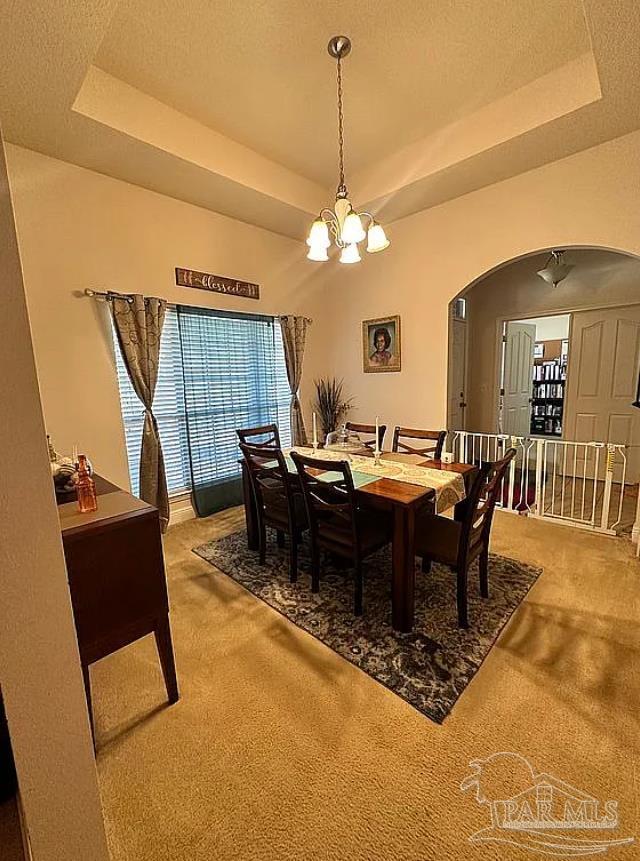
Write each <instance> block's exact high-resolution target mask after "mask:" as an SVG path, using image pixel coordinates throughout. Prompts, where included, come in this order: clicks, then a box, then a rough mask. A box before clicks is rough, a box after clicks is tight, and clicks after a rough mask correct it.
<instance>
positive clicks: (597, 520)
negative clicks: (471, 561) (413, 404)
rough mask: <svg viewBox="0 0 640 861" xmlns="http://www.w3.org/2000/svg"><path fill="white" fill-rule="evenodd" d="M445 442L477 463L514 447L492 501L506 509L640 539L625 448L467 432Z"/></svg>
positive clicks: (638, 502)
mask: <svg viewBox="0 0 640 861" xmlns="http://www.w3.org/2000/svg"><path fill="white" fill-rule="evenodd" d="M449 440H450V442H449V448H450V449H451V451H452V452H453V455H454V458H455V459H456V460H458V461H460V462H462V463H472V464H476V465H480V464H482V463H485V462H487V461H493V460H499V459H500V458H501V457H502V456H503V455H504V453H505V452H506V450H507V449H508V448H510V447H513V448H515V449H516V456H515V457H514V459H513V460H512V462H511V464H510V468H509V471H508V473H507V475H506V476H505V479H504V482H503V487H502V492H501V493H500V495H499V498H498V503H497V505H498V506H499V507H501V508H503V509H504V510H505V511H511V512H514V513H517V514H520V515H526V516H530V517H538V518H544V519H547V520H554V521H556V522H560V523H565V524H567V525H573V526H578V527H581V528H584V529H591V530H593V531H595V532H602V533H605V534H608V535H615V534H619V533H621V532H626V533H630V534H631V536H632V539H633V540H634V541H636V542H637V541H639V539H640V493H638V494H637V499H636V494H635V493H634V492H633V491H634V490H635V488H634V487H633V485H632V484H631V483H630V482H629V481H628V461H627V451H626V446H624V445H616V444H612V443H604V442H576V441H573V440H555V439H540V438H538V437H519V436H509V435H508V434H484V433H475V432H470V431H453V432H451V433H450V436H449ZM639 548H640V544H639Z"/></svg>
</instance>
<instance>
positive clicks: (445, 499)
mask: <svg viewBox="0 0 640 861" xmlns="http://www.w3.org/2000/svg"><path fill="white" fill-rule="evenodd" d="M289 451H299V452H300V454H304V455H306V456H307V457H313V456H314V455H313V449H311V448H302V447H298V448H295V449H287V453H288V452H289ZM316 457H317V458H318V459H319V460H347V461H348V462H349V463H350V465H351V467H352V469H354V470H357V471H358V472H363V473H366V474H367V475H373V476H375V477H376V478H391V479H396V481H406V482H407V483H408V484H417V485H418V486H419V487H429V488H432V489H433V490H435V492H436V511H437V512H438V513H439V514H441V513H442V512H443V511H447V509H449V508H452V507H453V506H454V505H455V504H456V503H457V502H460V501H461V500H463V499H464V497H465V489H464V479H463V477H462V476H461V475H459V474H458V473H457V472H448V471H447V470H443V469H430V468H429V467H428V466H417V465H416V464H414V463H407V462H402V461H399V460H393V461H390V460H381V461H380V463H379V464H378V465H376V464H375V462H374V460H373V458H372V457H362V456H361V455H357V454H344V453H342V452H338V451H331V450H329V449H321V450H320V451H318V452H317V454H316Z"/></svg>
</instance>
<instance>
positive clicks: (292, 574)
mask: <svg viewBox="0 0 640 861" xmlns="http://www.w3.org/2000/svg"><path fill="white" fill-rule="evenodd" d="M297 579H298V536H297V535H296V534H295V533H294V534H293V535H292V536H291V541H290V543H289V580H290V581H291V582H292V583H295V582H296V580H297Z"/></svg>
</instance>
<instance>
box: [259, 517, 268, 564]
mask: <svg viewBox="0 0 640 861" xmlns="http://www.w3.org/2000/svg"><path fill="white" fill-rule="evenodd" d="M258 551H259V559H260V564H261V565H264V564H265V562H266V560H267V529H266V526H265V525H264V522H263V521H260V525H259V527H258Z"/></svg>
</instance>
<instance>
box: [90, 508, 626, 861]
mask: <svg viewBox="0 0 640 861" xmlns="http://www.w3.org/2000/svg"><path fill="white" fill-rule="evenodd" d="M241 524H242V517H241V513H240V512H239V511H232V512H226V513H224V514H223V515H218V516H216V517H213V518H210V519H208V520H203V521H192V522H189V523H185V524H182V525H180V526H177V527H174V528H172V529H171V530H170V531H169V534H168V535H167V538H166V557H167V562H168V569H169V581H170V593H171V602H172V625H173V633H174V640H175V647H176V658H177V665H178V673H179V678H180V685H181V693H182V699H181V701H180V702H179V703H178V704H177V705H175V706H172V707H170V708H167V707H165V701H164V690H163V686H162V681H161V676H160V670H159V667H158V663H157V659H156V655H155V650H154V646H153V642H152V640H150V639H148V638H147V639H145V640H143V641H141V642H139V643H137V644H134V645H133V646H130V647H129V648H127V649H124V650H122V651H121V652H120V653H118V654H116V655H113V656H111V657H110V658H107V659H106V660H104V661H102V662H101V663H99V664H97V665H95V666H94V668H93V669H92V680H93V689H94V703H95V712H96V720H97V736H98V742H99V754H98V768H99V772H100V778H101V785H102V794H103V802H104V809H105V816H106V820H107V826H108V831H109V837H110V843H111V851H112V854H113V858H114V859H115V861H123V859H127V861H147V859H153V861H160V859H167V861H168V859H189V861H205V860H206V861H213V859H216V861H226V859H242V861H253V859H261V861H267V859H268V861H276V859H277V861H280V859H283V861H284V859H287V861H288V859H300V861H302V859H305V861H309V859H310V861H343V859H349V861H373V859H375V861H386V859H394V861H396V859H398V861H404V859H406V861H419V859H420V861H425V859H434V861H436V859H438V861H441V859H467V858H469V859H472V858H479V859H511V858H513V859H522V858H525V857H535V856H534V855H532V853H530V852H525V851H524V850H522V849H518V848H512V847H508V846H497V845H494V846H482V847H477V846H471V845H469V844H468V842H467V838H468V837H469V836H470V835H471V834H472V833H473V832H474V831H476V830H478V829H480V828H482V827H484V826H485V825H487V824H488V823H489V811H488V808H487V807H486V806H481V805H479V804H477V802H476V801H475V799H474V797H473V794H472V793H469V792H467V793H462V792H461V791H460V789H459V784H460V781H461V780H462V779H463V778H464V777H465V776H466V775H467V774H468V773H469V768H468V763H469V760H470V759H472V758H474V757H486V756H488V755H490V754H491V753H493V752H496V751H505V750H506V751H514V752H517V753H520V754H523V755H524V756H526V757H528V758H529V759H530V761H531V762H532V764H533V765H534V767H535V768H536V769H538V770H540V771H544V770H548V771H550V772H552V773H553V774H554V775H556V776H557V777H559V778H561V779H563V780H566V781H568V782H569V783H571V784H573V785H574V786H576V787H579V788H580V789H582V790H584V791H586V792H589V793H591V794H592V795H594V796H596V797H598V798H602V799H603V800H605V799H617V800H619V802H620V819H621V825H620V827H619V828H618V829H617V831H616V832H615V834H612V836H621V837H622V836H628V835H635V836H637V837H640V813H639V810H640V797H639V789H640V774H639V773H638V753H639V751H640V733H639V730H640V726H639V724H640V565H639V564H638V563H637V562H636V560H635V558H634V557H633V555H632V547H631V545H630V544H629V543H628V542H626V541H625V540H623V539H608V538H604V537H598V536H596V535H591V534H588V533H585V532H581V531H579V530H573V529H569V528H566V527H560V526H555V525H550V524H545V523H541V522H539V521H533V520H526V519H524V518H520V517H517V516H514V515H509V514H501V513H499V514H498V515H497V517H496V524H495V528H494V540H493V546H492V549H493V550H494V551H495V552H497V553H500V554H504V555H507V556H509V555H511V556H513V557H516V558H519V559H522V560H523V561H526V562H531V563H533V564H536V565H541V566H542V567H543V568H544V569H545V570H544V573H543V575H542V576H541V577H540V579H539V580H538V582H537V583H536V584H535V585H534V587H533V589H532V590H531V592H530V593H529V594H528V596H527V599H526V601H525V602H524V604H523V605H522V606H521V607H520V609H519V610H518V611H517V612H516V614H515V615H514V617H513V618H512V620H511V622H510V624H509V625H508V627H507V628H506V629H505V631H503V634H502V636H501V638H500V640H499V642H498V644H497V645H496V646H495V647H494V648H493V649H492V651H491V652H490V654H489V656H488V657H487V659H486V660H485V662H484V664H483V665H482V667H481V669H480V670H479V672H478V673H477V675H476V676H475V678H474V679H473V681H472V683H471V684H470V686H469V687H468V688H467V689H466V691H465V692H464V694H463V695H462V697H461V698H460V700H459V701H458V703H457V705H456V707H455V708H454V710H453V713H452V714H451V716H450V717H449V718H448V719H447V720H446V722H445V724H444V725H443V726H438V725H436V724H434V723H431V722H430V721H429V720H427V719H426V718H424V717H422V716H421V715H420V714H418V713H417V712H416V711H415V710H414V709H413V708H411V707H410V706H409V705H407V703H405V702H403V701H402V700H401V699H399V698H398V697H396V696H394V694H392V693H391V692H390V691H388V690H387V689H385V688H383V687H382V686H380V685H378V684H376V682H375V681H374V680H373V679H371V678H370V677H368V676H367V675H365V674H364V673H362V672H360V671H359V670H358V669H356V668H355V667H353V666H352V665H350V664H349V663H347V662H346V661H343V660H341V659H340V658H339V657H338V656H337V655H335V654H334V653H333V652H331V651H330V650H329V649H328V648H326V647H325V646H323V645H322V644H321V643H320V642H318V641H317V640H315V639H314V638H312V637H311V636H309V635H307V634H305V633H303V632H302V631H300V630H299V629H297V628H296V627H295V626H293V625H292V624H291V623H289V622H288V621H286V620H285V619H284V618H283V617H281V616H280V615H279V614H278V613H276V612H275V611H273V610H271V609H270V608H269V607H267V606H266V605H265V604H263V603H262V602H260V601H259V600H257V599H256V598H254V597H253V596H252V595H250V594H248V593H247V592H245V591H244V590H243V589H242V587H240V586H239V585H238V584H237V583H235V582H233V581H232V580H231V579H229V578H227V577H225V576H224V575H222V574H220V573H218V572H216V571H215V570H213V569H212V568H211V567H210V566H209V565H208V564H207V563H206V562H204V561H202V560H201V559H198V558H197V557H195V556H194V555H193V554H192V553H191V552H190V550H191V548H192V547H194V546H195V545H197V544H201V543H203V542H204V541H206V540H208V539H210V538H213V537H215V536H216V535H222V534H225V533H226V532H229V531H233V530H234V529H236V528H238V526H240V525H241ZM452 594H453V593H452ZM639 856H640V848H639V847H638V845H637V844H636V846H634V847H632V848H624V849H617V850H614V852H613V853H612V856H611V857H615V858H621V859H622V858H625V857H627V858H632V857H639Z"/></svg>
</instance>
